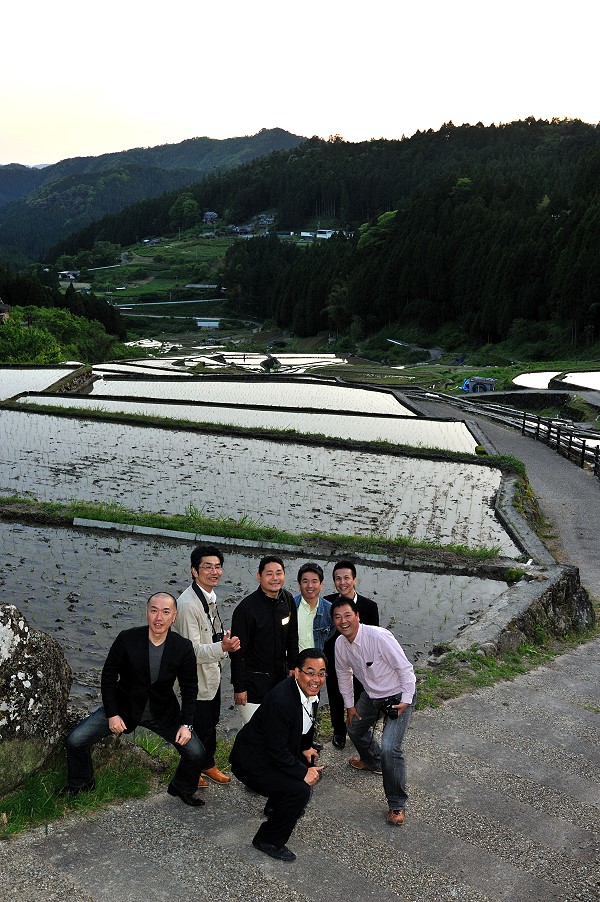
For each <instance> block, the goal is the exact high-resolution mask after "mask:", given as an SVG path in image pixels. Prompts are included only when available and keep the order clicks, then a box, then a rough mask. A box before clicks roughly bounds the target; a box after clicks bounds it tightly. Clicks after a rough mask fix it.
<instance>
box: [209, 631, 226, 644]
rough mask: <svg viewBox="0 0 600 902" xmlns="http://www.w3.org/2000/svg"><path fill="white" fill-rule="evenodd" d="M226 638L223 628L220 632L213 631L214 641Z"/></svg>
mask: <svg viewBox="0 0 600 902" xmlns="http://www.w3.org/2000/svg"><path fill="white" fill-rule="evenodd" d="M224 638H225V633H224V632H223V630H221V632H220V633H213V637H212V640H213V642H222V641H223V639H224Z"/></svg>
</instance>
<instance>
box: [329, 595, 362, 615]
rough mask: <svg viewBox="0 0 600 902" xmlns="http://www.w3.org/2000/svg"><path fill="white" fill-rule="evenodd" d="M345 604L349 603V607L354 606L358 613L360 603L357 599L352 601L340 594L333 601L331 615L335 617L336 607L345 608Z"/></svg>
mask: <svg viewBox="0 0 600 902" xmlns="http://www.w3.org/2000/svg"><path fill="white" fill-rule="evenodd" d="M345 605H348V607H349V608H352V610H353V611H354V613H355V614H358V605H357V604H356V602H355V601H350V599H348V598H344V596H343V595H338V597H337V598H334V600H333V601H332V602H331V616H332V617H333V612H334V611H335V609H336V608H343V607H345Z"/></svg>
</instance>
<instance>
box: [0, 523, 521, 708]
mask: <svg viewBox="0 0 600 902" xmlns="http://www.w3.org/2000/svg"><path fill="white" fill-rule="evenodd" d="M0 539H1V541H2V548H3V559H2V567H1V569H0V604H14V605H15V606H16V607H17V608H18V609H19V610H20V611H21V612H22V613H23V614H24V615H25V617H26V618H27V620H28V621H29V623H30V625H31V626H33V627H36V628H38V629H41V630H44V631H45V632H47V633H49V634H50V635H53V636H54V637H55V638H56V639H57V640H58V641H59V642H60V643H61V645H62V646H63V648H64V650H65V654H66V656H67V659H68V661H69V663H70V665H71V667H72V669H73V674H74V680H73V689H72V696H73V697H74V698H75V699H76V700H77V701H78V702H80V703H82V704H84V705H86V706H92V704H93V703H95V702H96V700H97V698H98V694H99V693H98V687H99V678H100V670H101V668H102V664H103V663H104V659H105V657H106V653H107V651H108V648H109V646H110V644H111V643H112V641H113V640H114V638H115V637H116V635H117V633H118V632H119V631H120V630H122V629H127V628H129V627H131V626H139V625H140V624H143V623H145V602H146V599H147V598H148V596H149V595H150V594H152V592H156V591H159V590H165V591H169V592H171V593H173V594H174V595H178V594H179V593H180V592H181V591H183V589H184V588H185V587H186V585H188V583H189V554H190V551H191V549H192V547H193V544H192V543H189V542H188V543H185V542H172V541H162V540H161V541H157V540H152V539H144V538H132V537H130V536H123V535H118V536H117V535H112V534H105V533H101V532H92V531H86V530H75V529H56V528H48V527H37V526H28V525H22V524H15V523H0ZM259 557H260V554H259V553H256V554H250V555H249V554H248V552H247V551H246V552H244V553H238V552H235V551H228V550H225V569H224V573H223V579H222V581H221V586H220V587H219V589H218V598H219V607H220V609H221V613H222V615H223V620H224V621H225V624H226V626H227V625H228V624H230V623H231V614H232V611H233V608H234V607H235V605H236V604H237V603H238V601H239V600H240V599H241V598H242V597H243V596H244V595H246V594H248V593H249V592H251V591H253V590H254V588H255V587H256V576H255V574H256V569H257V563H258V558H259ZM285 560H286V565H287V566H286V570H287V575H288V580H287V586H288V588H289V589H290V591H292V592H293V593H294V594H296V592H297V591H298V589H297V583H296V574H297V570H298V567H299V565H300V564H301V563H304V561H305V560H306V558H305V557H292V556H290V555H286V556H285ZM317 560H318V562H319V563H320V564H321V565H322V567H323V569H324V571H325V591H326V592H331V591H332V590H333V580H332V577H331V573H332V569H333V563H334V561H332V560H326V559H322V558H321V559H317ZM505 589H506V584H505V583H498V582H493V581H491V580H479V579H474V578H472V577H462V576H441V575H439V574H432V573H410V572H408V571H404V570H400V569H398V568H390V567H384V566H376V565H372V566H369V567H366V566H364V567H363V566H361V567H359V591H360V592H361V593H362V594H363V595H367V596H369V597H371V598H374V599H375V600H376V601H377V603H378V605H379V609H380V613H381V625H382V626H385V627H388V628H389V629H391V630H392V631H393V632H394V634H395V635H396V637H397V639H398V640H399V641H400V643H401V644H402V645H403V647H404V649H405V651H406V652H407V654H408V656H409V658H411V660H413V661H416V660H417V659H418V658H419V657H420V656H422V655H423V654H425V653H427V651H428V650H429V649H430V648H431V646H432V645H434V644H435V643H438V642H443V641H448V640H450V639H451V638H452V637H453V636H455V635H456V633H457V631H458V629H459V628H460V627H461V626H463V625H464V624H466V623H468V622H469V621H470V620H471V619H472V618H473V617H474V616H476V614H477V613H479V612H483V611H484V610H487V609H488V608H489V606H490V605H491V604H492V603H493V601H494V600H495V599H496V598H497V597H498V596H499V595H500V594H501V593H502V592H503V591H504V590H505ZM231 699H232V693H231V688H230V686H229V678H228V674H226V675H225V681H224V704H223V707H224V708H226V707H227V706H228V705H229V704H230V702H231Z"/></svg>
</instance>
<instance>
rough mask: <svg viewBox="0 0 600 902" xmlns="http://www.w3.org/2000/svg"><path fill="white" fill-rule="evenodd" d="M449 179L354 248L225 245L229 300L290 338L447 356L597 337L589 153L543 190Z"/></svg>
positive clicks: (550, 349)
mask: <svg viewBox="0 0 600 902" xmlns="http://www.w3.org/2000/svg"><path fill="white" fill-rule="evenodd" d="M570 168H571V167H570ZM461 171H463V172H464V171H465V170H464V169H463V170H457V171H456V172H455V174H452V175H447V176H445V177H444V178H438V179H436V180H435V181H434V183H433V184H431V185H430V186H429V187H427V188H423V189H421V190H419V191H418V192H416V193H415V195H414V196H413V197H412V198H411V199H410V200H409V201H408V202H405V203H404V204H402V206H400V207H399V209H398V210H397V211H394V212H389V213H385V214H382V215H381V216H380V217H379V218H378V219H377V220H374V221H371V222H370V223H369V224H367V225H365V226H363V227H362V228H361V230H360V235H359V237H358V239H357V240H356V239H345V238H343V237H341V236H339V237H337V238H335V237H334V238H332V239H330V240H328V241H321V242H316V244H314V245H313V246H310V247H307V248H302V247H299V246H294V245H290V244H287V245H286V244H284V243H282V242H279V241H278V240H277V239H276V238H274V237H273V238H270V239H262V240H260V239H259V240H255V241H248V242H243V243H242V242H240V243H238V244H236V245H235V246H234V247H232V248H231V250H230V252H229V253H228V255H227V260H226V266H225V270H224V284H226V285H227V287H228V289H229V296H230V297H231V298H232V299H235V298H236V297H240V298H247V299H250V300H251V303H252V306H253V309H254V310H255V311H256V313H257V315H258V316H261V317H263V318H265V319H268V318H273V319H274V320H275V321H276V322H277V323H278V324H279V325H281V326H285V327H287V328H290V329H292V330H293V332H294V333H295V334H297V335H300V336H307V335H314V334H315V333H316V332H318V331H320V330H322V329H327V328H329V329H331V330H333V331H340V332H342V333H344V332H346V333H348V332H349V331H350V332H353V334H354V335H355V336H357V337H364V336H366V335H372V334H374V333H377V332H378V331H379V330H381V329H382V328H384V327H388V328H389V327H390V325H392V324H394V325H395V326H396V327H398V328H400V329H401V330H404V335H405V337H409V334H410V335H412V336H414V337H419V338H420V339H421V340H423V337H424V336H429V337H430V338H431V337H432V336H433V337H434V338H433V341H436V342H437V341H439V342H441V343H442V344H445V345H446V346H450V347H459V346H461V344H469V345H470V346H474V345H475V346H481V345H484V344H496V343H498V342H502V341H505V340H507V339H509V340H511V341H512V342H513V344H514V345H518V346H519V347H520V348H522V349H523V353H524V355H526V356H527V357H529V358H530V359H536V358H537V359H544V358H548V357H551V356H553V355H554V356H560V354H561V353H564V351H565V347H566V346H571V347H579V348H581V347H586V346H587V347H591V346H592V345H594V344H595V343H597V342H599V341H600V145H597V146H596V147H594V148H592V149H591V150H589V151H588V152H587V153H586V154H584V155H583V156H581V158H580V161H579V164H578V165H577V166H576V167H573V168H571V174H570V177H569V179H566V178H564V177H563V179H562V180H560V179H559V178H558V177H557V179H556V182H555V184H556V185H557V186H558V185H560V188H555V189H554V190H553V189H552V187H551V183H550V181H549V180H547V179H544V178H543V176H542V175H541V174H540V176H539V177H538V179H536V178H535V177H534V174H533V172H532V173H531V174H530V176H529V177H527V175H526V173H527V169H526V168H524V169H523V170H522V171H521V172H519V170H518V169H517V168H516V167H515V169H514V171H513V174H512V176H511V175H509V174H508V173H506V172H502V171H498V170H495V168H494V167H491V168H490V169H486V168H484V167H481V168H479V169H476V168H474V169H472V170H469V171H470V172H471V176H470V177H469V176H464V175H462V176H460V175H458V173H459V172H461ZM563 175H564V174H563ZM545 189H547V190H545ZM411 340H414V338H412V339H411ZM599 349H600V346H599Z"/></svg>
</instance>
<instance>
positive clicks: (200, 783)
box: [198, 774, 208, 789]
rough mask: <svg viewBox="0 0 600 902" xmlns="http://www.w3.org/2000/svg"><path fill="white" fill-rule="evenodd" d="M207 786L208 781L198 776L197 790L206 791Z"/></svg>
mask: <svg viewBox="0 0 600 902" xmlns="http://www.w3.org/2000/svg"><path fill="white" fill-rule="evenodd" d="M207 786H208V780H205V779H204V777H203V776H202V774H200V777H199V778H198V789H206V787H207Z"/></svg>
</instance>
